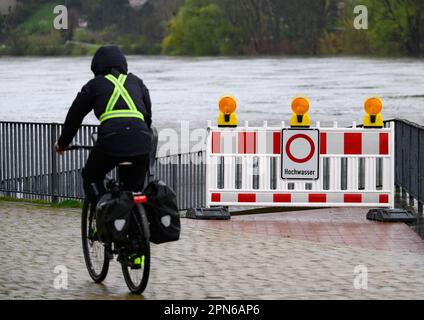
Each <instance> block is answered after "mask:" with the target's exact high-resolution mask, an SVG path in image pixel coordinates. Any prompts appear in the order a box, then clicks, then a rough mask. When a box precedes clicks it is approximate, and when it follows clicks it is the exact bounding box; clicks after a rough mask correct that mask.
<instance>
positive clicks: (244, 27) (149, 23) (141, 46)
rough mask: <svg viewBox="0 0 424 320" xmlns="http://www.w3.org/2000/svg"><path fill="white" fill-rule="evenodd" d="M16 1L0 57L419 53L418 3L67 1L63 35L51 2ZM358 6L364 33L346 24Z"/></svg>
mask: <svg viewBox="0 0 424 320" xmlns="http://www.w3.org/2000/svg"><path fill="white" fill-rule="evenodd" d="M19 3H20V5H19V6H18V9H17V10H16V12H14V13H13V14H12V15H10V16H3V17H1V18H0V26H1V29H0V54H1V53H2V50H3V53H9V54H19V53H22V54H34V53H35V54H69V53H70V54H84V53H90V52H89V51H91V50H94V48H95V47H96V46H97V45H101V44H104V43H115V44H118V45H120V46H121V47H122V48H123V50H124V51H125V52H126V53H133V54H159V53H162V54H169V55H191V56H209V55H211V56H213V55H263V54H267V55H280V54H295V55H328V54H329V55H334V54H345V55H351V54H353V55H410V56H420V55H422V54H423V52H424V1H423V0H361V1H359V0H139V1H128V0H87V1H82V0H67V1H66V6H67V7H68V16H69V29H68V30H66V31H57V30H54V29H53V28H52V27H51V20H52V19H54V15H53V13H52V6H53V5H54V3H55V2H54V1H53V2H52V1H48V0H21V1H19ZM358 5H363V6H365V7H366V8H367V12H361V13H362V14H365V16H366V17H367V21H368V29H359V30H358V29H356V28H355V27H354V21H355V19H357V17H358V14H355V13H354V8H355V7H356V6H358ZM81 21H83V22H84V21H85V22H86V23H85V25H83V26H82V25H81ZM69 43H77V44H78V43H80V44H81V43H82V44H88V45H65V44H69ZM91 45H92V46H91Z"/></svg>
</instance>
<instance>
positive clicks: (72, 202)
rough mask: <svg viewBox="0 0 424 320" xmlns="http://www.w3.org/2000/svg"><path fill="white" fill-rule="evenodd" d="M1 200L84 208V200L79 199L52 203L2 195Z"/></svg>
mask: <svg viewBox="0 0 424 320" xmlns="http://www.w3.org/2000/svg"><path fill="white" fill-rule="evenodd" d="M0 201H7V202H16V203H32V204H38V205H42V206H48V207H51V208H68V209H70V208H78V209H79V208H82V202H81V201H79V200H63V201H60V202H58V203H52V202H49V201H45V200H34V199H16V198H13V197H0Z"/></svg>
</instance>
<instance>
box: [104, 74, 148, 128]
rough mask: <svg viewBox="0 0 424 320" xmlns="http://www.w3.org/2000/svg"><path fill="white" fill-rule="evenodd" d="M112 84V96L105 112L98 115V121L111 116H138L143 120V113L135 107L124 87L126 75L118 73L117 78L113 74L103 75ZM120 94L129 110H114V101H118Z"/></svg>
mask: <svg viewBox="0 0 424 320" xmlns="http://www.w3.org/2000/svg"><path fill="white" fill-rule="evenodd" d="M105 78H106V79H108V80H109V81H110V82H112V84H113V85H114V86H115V89H114V90H113V93H112V96H111V97H110V99H109V102H108V104H107V107H106V110H105V112H104V113H103V114H102V115H101V116H100V119H99V120H100V122H103V121H105V120H108V119H112V118H129V117H133V118H139V119H142V120H143V121H144V116H143V114H142V113H141V112H140V111H139V110H138V109H137V107H136V105H135V103H134V101H133V99H132V98H131V96H130V95H129V93H128V91H127V89H125V87H124V84H125V81H126V80H127V75H124V74H120V75H119V77H118V79H117V78H115V77H114V76H113V75H111V74H108V75H106V76H105ZM120 96H122V98H123V99H124V101H125V103H126V104H127V106H128V108H129V110H127V109H119V110H114V108H115V105H116V103H117V102H118V99H119V97H120Z"/></svg>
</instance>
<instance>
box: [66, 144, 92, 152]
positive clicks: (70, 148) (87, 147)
mask: <svg viewBox="0 0 424 320" xmlns="http://www.w3.org/2000/svg"><path fill="white" fill-rule="evenodd" d="M93 148H94V146H83V145H78V144H74V145H72V146H70V147H69V148H66V149H65V150H64V151H71V150H82V149H85V150H91V149H93Z"/></svg>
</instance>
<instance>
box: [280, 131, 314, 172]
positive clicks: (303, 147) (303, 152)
mask: <svg viewBox="0 0 424 320" xmlns="http://www.w3.org/2000/svg"><path fill="white" fill-rule="evenodd" d="M281 140H282V145H281V177H282V178H283V179H301V180H316V179H319V151H320V146H319V142H320V134H319V130H317V129H283V132H282V139H281Z"/></svg>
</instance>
